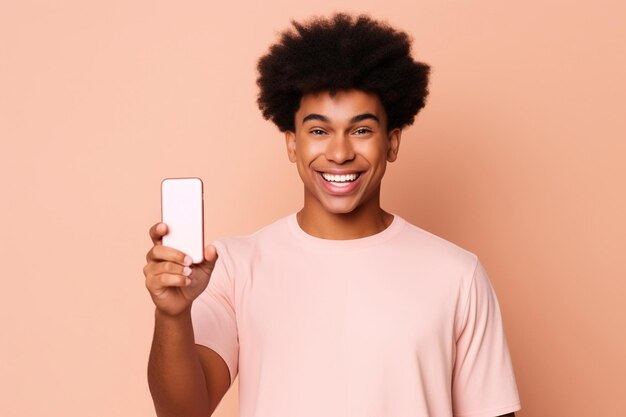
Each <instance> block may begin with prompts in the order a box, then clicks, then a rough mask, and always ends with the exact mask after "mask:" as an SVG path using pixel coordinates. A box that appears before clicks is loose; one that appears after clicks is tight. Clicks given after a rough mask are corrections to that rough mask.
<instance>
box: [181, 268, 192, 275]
mask: <svg viewBox="0 0 626 417" xmlns="http://www.w3.org/2000/svg"><path fill="white" fill-rule="evenodd" d="M189 274H191V268H189V267H188V266H186V267H184V268H183V275H189Z"/></svg>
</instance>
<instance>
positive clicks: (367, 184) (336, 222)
mask: <svg viewBox="0 0 626 417" xmlns="http://www.w3.org/2000/svg"><path fill="white" fill-rule="evenodd" d="M361 115H371V116H361ZM359 116H360V117H363V118H362V119H361V120H358V121H355V120H352V119H353V118H359ZM295 126H296V127H295V132H293V131H287V132H285V143H286V146H287V155H288V157H289V160H290V161H291V162H293V163H295V164H296V167H297V169H298V173H299V175H300V178H301V179H302V182H303V184H304V207H303V208H302V210H300V211H299V212H298V213H297V219H298V223H299V224H300V227H301V228H302V229H303V230H304V231H305V232H307V233H308V234H310V235H312V236H316V237H320V238H323V239H339V240H343V239H356V238H361V237H365V236H370V235H373V234H375V233H378V232H381V231H382V230H384V229H386V228H387V226H389V224H391V221H392V220H393V215H392V214H390V213H388V212H386V211H384V210H383V209H382V208H381V207H380V185H381V180H382V178H383V176H384V174H385V170H386V166H387V162H393V161H395V160H396V158H397V155H398V149H399V147H400V137H401V133H402V130H401V129H399V128H397V129H393V130H391V131H387V115H386V113H385V109H384V107H383V105H382V104H381V102H380V100H379V99H378V96H377V95H375V94H371V93H366V92H364V91H360V90H347V91H340V92H337V94H336V95H335V96H333V97H331V96H330V94H329V93H328V92H322V93H317V94H307V95H304V96H303V97H302V99H301V102H300V108H299V109H298V111H297V112H296V114H295ZM333 169H340V170H356V171H362V173H361V177H362V178H360V179H359V181H360V184H359V185H358V187H357V188H356V189H355V190H354V191H353V192H352V193H350V194H348V195H342V196H337V195H333V194H331V193H329V192H327V191H326V190H325V188H324V187H323V185H322V183H320V180H321V178H320V177H319V173H318V171H330V170H333ZM322 181H323V180H322Z"/></svg>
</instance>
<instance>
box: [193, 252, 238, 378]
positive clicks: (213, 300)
mask: <svg viewBox="0 0 626 417" xmlns="http://www.w3.org/2000/svg"><path fill="white" fill-rule="evenodd" d="M213 245H214V246H215V247H216V249H217V253H218V258H217V261H216V262H215V267H214V268H213V272H212V273H211V278H210V280H209V283H208V285H207V288H206V289H205V290H204V291H203V292H202V293H201V294H200V295H199V296H198V298H196V299H195V300H194V301H193V303H192V305H191V320H192V326H193V332H194V338H195V342H196V344H200V345H203V346H207V347H209V348H211V349H213V350H214V351H215V352H217V353H218V354H219V355H220V356H221V357H222V359H224V362H226V365H228V370H229V371H230V383H231V384H232V383H233V381H234V380H235V377H236V376H237V372H238V365H239V338H238V334H237V319H236V315H235V302H234V281H233V279H232V276H231V275H230V274H229V271H228V266H227V264H228V260H227V252H226V250H225V247H224V246H223V243H222V242H220V241H215V242H213Z"/></svg>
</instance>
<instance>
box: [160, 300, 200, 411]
mask: <svg viewBox="0 0 626 417" xmlns="http://www.w3.org/2000/svg"><path fill="white" fill-rule="evenodd" d="M154 323H155V324H154V337H153V340H152V348H151V350H150V358H149V360H148V385H149V387H150V393H151V394H152V399H153V401H154V406H155V409H156V412H157V415H158V416H159V417H169V416H190V417H195V416H203V417H206V416H207V415H208V413H209V411H210V409H209V398H208V395H207V388H206V382H205V379H204V373H203V371H202V366H201V364H200V360H199V358H198V354H197V352H196V347H195V343H194V337H193V327H192V323H191V313H190V311H189V310H188V311H187V312H185V313H183V314H181V315H180V316H178V317H176V318H172V317H168V316H167V315H164V314H162V313H160V312H159V310H158V309H157V310H156V311H155V318H154Z"/></svg>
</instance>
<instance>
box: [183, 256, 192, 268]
mask: <svg viewBox="0 0 626 417" xmlns="http://www.w3.org/2000/svg"><path fill="white" fill-rule="evenodd" d="M191 261H192V259H191V256H189V255H185V260H184V261H183V264H184V265H186V266H189V265H191Z"/></svg>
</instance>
